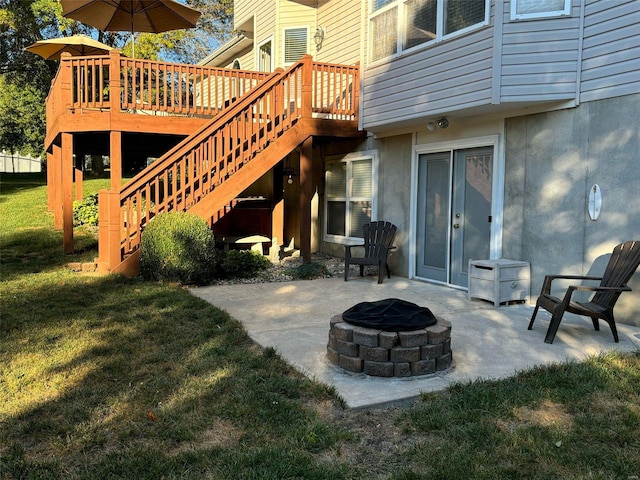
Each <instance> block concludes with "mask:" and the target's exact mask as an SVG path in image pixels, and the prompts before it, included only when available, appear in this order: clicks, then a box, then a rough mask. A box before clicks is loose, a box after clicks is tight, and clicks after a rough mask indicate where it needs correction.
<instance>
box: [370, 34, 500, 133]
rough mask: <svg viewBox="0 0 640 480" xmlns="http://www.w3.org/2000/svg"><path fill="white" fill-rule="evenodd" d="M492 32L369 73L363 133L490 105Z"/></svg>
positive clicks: (434, 49) (397, 60)
mask: <svg viewBox="0 0 640 480" xmlns="http://www.w3.org/2000/svg"><path fill="white" fill-rule="evenodd" d="M492 31H493V29H492V28H484V29H482V30H479V31H477V32H473V33H470V34H468V35H465V36H462V37H459V38H456V39H451V40H449V41H447V42H443V43H441V44H438V45H433V46H431V47H427V48H425V49H424V50H421V51H417V52H415V53H412V54H408V55H405V56H403V57H401V58H398V59H396V60H393V61H390V62H388V63H385V64H383V65H378V66H374V67H371V68H369V69H368V70H367V72H366V74H365V79H364V94H363V97H362V102H363V103H364V116H363V122H364V128H365V129H366V128H367V126H376V125H381V124H385V123H393V122H398V121H406V120H409V119H411V118H420V117H425V116H428V115H437V114H439V113H441V112H445V111H454V110H462V109H465V108H470V107H474V106H477V105H486V104H488V103H490V102H491V79H492V45H493V37H492Z"/></svg>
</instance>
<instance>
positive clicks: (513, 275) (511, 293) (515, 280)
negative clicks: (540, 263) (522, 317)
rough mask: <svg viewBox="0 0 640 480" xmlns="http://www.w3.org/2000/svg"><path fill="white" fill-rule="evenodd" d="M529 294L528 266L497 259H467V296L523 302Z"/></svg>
mask: <svg viewBox="0 0 640 480" xmlns="http://www.w3.org/2000/svg"><path fill="white" fill-rule="evenodd" d="M529 295H531V267H530V265H529V262H523V261H520V260H509V259H506V258H498V259H496V260H469V289H468V296H469V299H471V298H481V299H483V300H488V301H490V302H493V304H494V305H495V306H496V307H499V306H500V304H501V303H503V302H511V301H517V300H524V301H525V302H526V301H527V299H528V298H529Z"/></svg>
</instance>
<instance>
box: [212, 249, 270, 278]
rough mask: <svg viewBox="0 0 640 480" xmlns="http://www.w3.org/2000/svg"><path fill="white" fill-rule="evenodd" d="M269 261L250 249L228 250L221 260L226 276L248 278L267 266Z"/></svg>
mask: <svg viewBox="0 0 640 480" xmlns="http://www.w3.org/2000/svg"><path fill="white" fill-rule="evenodd" d="M269 265H271V263H270V262H269V260H268V259H267V258H266V257H265V256H264V255H260V253H258V252H254V251H252V250H229V251H228V252H226V254H225V256H224V259H223V260H222V262H221V268H222V271H223V273H224V275H225V277H227V278H249V277H253V276H254V275H255V274H257V273H258V272H260V271H262V270H266V269H267V268H269Z"/></svg>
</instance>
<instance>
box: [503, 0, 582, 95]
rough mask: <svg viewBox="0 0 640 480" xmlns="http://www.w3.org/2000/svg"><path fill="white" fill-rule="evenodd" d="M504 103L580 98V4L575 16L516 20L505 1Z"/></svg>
mask: <svg viewBox="0 0 640 480" xmlns="http://www.w3.org/2000/svg"><path fill="white" fill-rule="evenodd" d="M503 21H504V24H503V26H502V42H501V44H502V52H501V58H500V65H501V74H500V78H499V83H500V103H506V102H532V101H533V102H541V101H555V100H570V99H574V98H575V97H576V92H577V82H578V74H577V72H578V63H579V53H580V4H579V1H576V0H574V1H573V7H572V11H571V16H568V17H560V18H545V19H535V20H534V19H532V20H519V21H512V20H511V19H510V5H509V2H505V4H504V10H503Z"/></svg>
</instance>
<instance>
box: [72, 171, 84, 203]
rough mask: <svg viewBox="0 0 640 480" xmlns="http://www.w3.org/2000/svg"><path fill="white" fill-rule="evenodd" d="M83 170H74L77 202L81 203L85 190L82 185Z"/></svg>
mask: <svg viewBox="0 0 640 480" xmlns="http://www.w3.org/2000/svg"><path fill="white" fill-rule="evenodd" d="M82 175H83V174H82V170H80V169H79V168H74V169H73V178H74V180H75V182H76V200H78V201H81V200H82V193H83V192H82V190H83V185H82Z"/></svg>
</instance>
